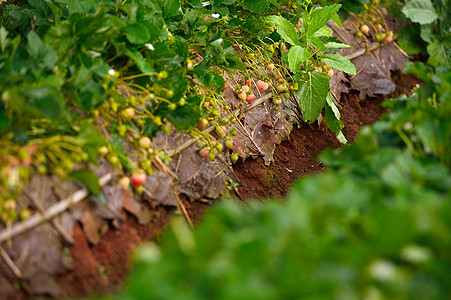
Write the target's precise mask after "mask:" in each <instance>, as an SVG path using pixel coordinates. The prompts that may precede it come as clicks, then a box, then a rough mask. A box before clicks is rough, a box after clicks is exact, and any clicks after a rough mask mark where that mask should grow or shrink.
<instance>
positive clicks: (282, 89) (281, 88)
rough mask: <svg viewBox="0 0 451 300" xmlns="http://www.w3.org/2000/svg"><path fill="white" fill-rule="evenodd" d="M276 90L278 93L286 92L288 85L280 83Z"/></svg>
mask: <svg viewBox="0 0 451 300" xmlns="http://www.w3.org/2000/svg"><path fill="white" fill-rule="evenodd" d="M276 90H277V92H278V93H284V92H286V91H287V85H286V84H284V83H280V84H277V85H276Z"/></svg>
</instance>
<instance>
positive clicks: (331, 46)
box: [324, 42, 352, 50]
mask: <svg viewBox="0 0 451 300" xmlns="http://www.w3.org/2000/svg"><path fill="white" fill-rule="evenodd" d="M324 46H326V48H327V49H328V50H329V49H342V48H352V46H350V45H347V44H343V43H337V42H329V43H326V44H325V45H324Z"/></svg>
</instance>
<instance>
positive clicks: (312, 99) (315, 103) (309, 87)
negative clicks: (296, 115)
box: [296, 72, 330, 122]
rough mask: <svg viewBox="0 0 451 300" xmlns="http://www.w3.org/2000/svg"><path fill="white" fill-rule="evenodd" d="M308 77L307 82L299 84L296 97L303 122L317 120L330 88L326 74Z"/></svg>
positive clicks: (312, 74) (319, 73) (315, 73)
mask: <svg viewBox="0 0 451 300" xmlns="http://www.w3.org/2000/svg"><path fill="white" fill-rule="evenodd" d="M309 76H310V79H309V80H308V81H307V82H300V83H299V90H298V91H297V92H296V96H297V97H298V99H299V104H300V106H301V110H302V113H303V118H304V121H306V122H313V121H315V120H316V119H317V118H318V116H319V114H320V113H321V111H322V109H323V107H324V104H325V103H326V96H327V93H329V91H330V87H329V76H327V75H326V74H324V73H322V72H313V73H311V74H309Z"/></svg>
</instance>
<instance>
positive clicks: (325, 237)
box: [107, 1, 451, 299]
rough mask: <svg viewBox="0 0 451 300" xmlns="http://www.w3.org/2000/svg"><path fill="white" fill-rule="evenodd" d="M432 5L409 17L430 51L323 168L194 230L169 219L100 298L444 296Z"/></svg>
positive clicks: (442, 86)
mask: <svg viewBox="0 0 451 300" xmlns="http://www.w3.org/2000/svg"><path fill="white" fill-rule="evenodd" d="M425 2H427V1H425ZM441 5H443V6H441ZM432 8H433V9H434V10H436V11H437V12H438V13H437V17H436V18H433V19H430V20H429V21H428V22H427V24H424V23H420V24H411V25H410V26H419V27H420V28H421V32H423V31H424V30H426V31H429V30H431V32H432V34H433V35H432V36H433V38H432V40H429V41H428V40H426V43H427V45H426V47H425V48H424V51H427V53H428V54H429V58H428V60H427V62H415V63H408V64H407V65H406V69H405V71H406V72H409V73H412V74H416V75H417V76H418V77H419V78H420V79H422V80H423V81H424V85H422V86H421V87H420V88H419V89H418V90H416V91H415V92H414V93H413V94H412V95H411V96H409V97H407V96H402V97H401V98H399V99H395V100H388V101H386V102H385V105H387V106H388V107H390V113H388V114H387V115H385V116H384V117H383V118H382V119H381V121H379V122H377V123H375V124H373V125H372V126H369V127H365V128H364V129H363V130H362V131H361V133H360V134H359V136H358V138H357V139H356V141H355V143H353V144H352V145H350V146H347V147H344V148H343V149H341V150H329V151H326V152H325V153H323V154H322V155H321V156H320V158H319V159H320V161H321V162H323V163H325V164H326V165H327V166H328V169H327V171H325V172H324V173H323V174H320V175H314V176H309V177H307V178H304V179H302V180H301V181H300V182H298V184H296V185H295V187H294V188H293V190H292V191H291V193H290V194H289V196H288V197H287V199H286V200H284V201H283V202H282V201H278V200H275V199H273V200H269V201H267V202H265V203H255V202H250V203H247V204H242V203H238V202H235V201H232V200H223V201H222V202H221V203H220V204H219V205H217V206H216V207H214V208H213V209H212V210H210V211H209V213H208V214H207V215H206V216H205V219H204V220H203V221H202V223H201V224H200V225H199V226H198V227H197V228H195V229H194V231H191V230H190V229H189V228H188V227H187V225H186V224H185V222H184V221H183V219H181V218H175V219H173V220H172V223H171V227H170V230H168V232H167V233H166V234H165V235H164V236H163V238H162V240H161V242H160V243H159V244H158V245H157V244H150V245H145V246H143V247H141V248H140V249H138V251H136V253H135V255H134V257H133V261H134V267H133V272H132V274H131V276H130V277H129V279H128V281H127V283H126V287H125V288H124V289H123V291H122V292H120V293H119V294H117V295H116V296H111V297H107V298H108V299H144V298H146V299H174V298H183V299H211V298H214V299H298V298H301V299H447V298H448V297H449V295H450V294H451V290H450V289H451V282H450V277H449V272H450V270H451V206H450V199H451V162H450V158H451V119H450V118H449V116H450V115H451V65H450V63H449V59H450V55H449V52H448V51H445V53H442V52H440V51H435V50H436V46H431V45H433V44H434V43H443V44H444V45H447V44H446V43H449V41H450V36H451V35H450V28H451V23H450V22H446V20H447V18H448V17H449V16H448V15H447V12H449V9H450V7H449V4H447V3H446V2H442V1H436V2H435V6H434V7H432ZM445 8H446V12H445V13H444V14H442V12H444V11H443V10H441V9H445ZM412 21H414V22H416V21H417V20H416V19H415V18H412ZM423 27H426V28H423ZM439 37H440V39H439ZM448 49H449V48H448ZM437 61H440V62H441V63H439V64H437V63H436V62H437Z"/></svg>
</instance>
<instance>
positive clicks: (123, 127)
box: [116, 124, 127, 136]
mask: <svg viewBox="0 0 451 300" xmlns="http://www.w3.org/2000/svg"><path fill="white" fill-rule="evenodd" d="M116 129H117V132H118V133H119V135H120V136H124V135H125V132H126V131H127V126H126V125H124V124H122V125H119V126H118V127H117V128H116Z"/></svg>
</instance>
